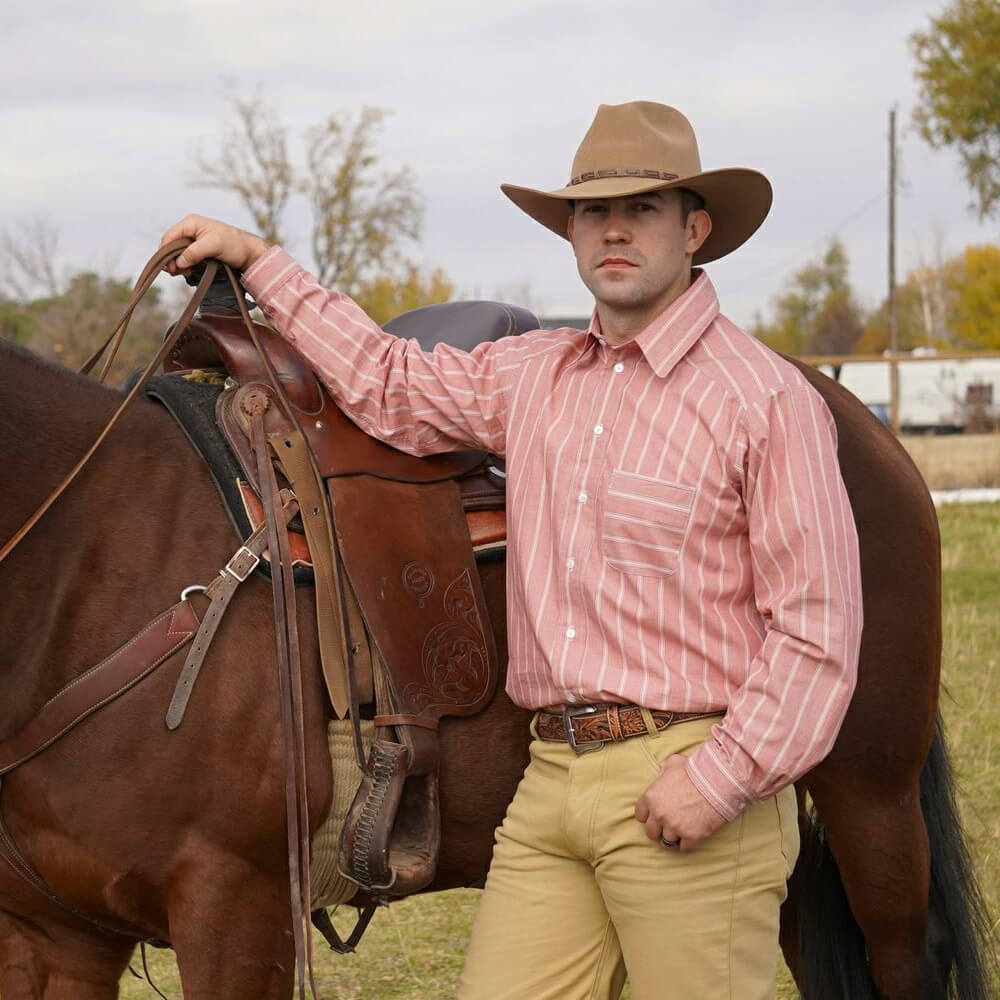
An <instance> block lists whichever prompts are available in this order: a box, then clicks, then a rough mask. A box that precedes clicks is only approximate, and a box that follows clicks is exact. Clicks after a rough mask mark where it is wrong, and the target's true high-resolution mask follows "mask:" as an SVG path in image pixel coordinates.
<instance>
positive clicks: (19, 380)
mask: <svg viewBox="0 0 1000 1000" xmlns="http://www.w3.org/2000/svg"><path fill="white" fill-rule="evenodd" d="M0 386H2V387H3V388H2V399H3V403H2V405H0V468H2V469H3V472H4V490H3V500H2V503H0V543H2V542H5V541H6V540H7V538H8V537H9V536H10V535H11V534H13V532H14V531H15V530H16V529H17V527H18V526H19V525H20V524H21V523H22V522H23V521H24V519H25V518H26V517H27V516H28V515H29V514H30V513H31V511H32V510H33V509H34V508H35V507H36V506H37V505H38V504H39V503H41V501H42V500H43V499H44V498H45V497H46V496H47V495H48V494H49V493H50V492H51V491H52V490H53V489H54V488H55V487H56V485H57V484H58V483H59V482H60V481H61V480H62V478H63V477H64V476H65V475H66V474H67V473H68V472H69V470H70V469H71V468H72V467H73V466H74V465H75V464H76V462H77V460H78V459H79V458H80V457H81V455H82V454H83V453H84V452H85V451H86V449H87V447H88V446H89V445H90V444H91V443H92V442H93V440H94V439H95V438H96V436H97V434H98V433H99V431H100V428H101V427H102V426H103V424H104V423H105V422H106V421H107V420H108V419H109V417H110V415H111V413H113V411H114V408H115V405H116V403H117V402H118V401H119V399H120V397H119V396H118V395H117V394H116V393H114V392H113V391H111V390H109V389H105V388H102V387H101V386H98V385H97V384H96V383H94V382H92V381H91V380H89V379H85V378H82V377H80V376H77V375H73V374H71V373H70V372H68V371H66V370H64V369H61V368H59V367H58V366H56V365H54V364H51V363H49V362H45V361H42V360H41V359H39V358H36V357H35V356H34V355H33V354H31V353H30V352H28V351H26V350H25V349H23V348H19V347H16V346H14V345H11V344H6V343H3V344H0Z"/></svg>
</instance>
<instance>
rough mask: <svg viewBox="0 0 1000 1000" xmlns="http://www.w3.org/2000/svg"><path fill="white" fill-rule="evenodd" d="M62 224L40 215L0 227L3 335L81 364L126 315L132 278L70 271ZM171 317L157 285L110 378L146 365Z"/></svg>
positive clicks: (71, 365)
mask: <svg viewBox="0 0 1000 1000" xmlns="http://www.w3.org/2000/svg"><path fill="white" fill-rule="evenodd" d="M58 243H59V234H58V230H57V228H56V227H55V225H53V224H52V223H51V222H50V221H48V220H46V219H44V218H35V219H30V220H27V221H21V222H15V223H13V224H11V225H10V226H8V227H7V228H5V229H4V230H2V231H0V336H3V337H6V338H7V339H9V340H15V341H17V342H18V343H20V344H24V345H25V346H27V347H30V348H31V349H32V350H33V351H35V352H36V353H38V354H40V355H42V356H43V357H47V358H53V359H55V360H57V361H61V362H63V364H65V365H67V366H68V367H69V368H79V367H80V366H81V365H82V364H83V363H84V362H85V361H86V360H87V358H89V357H90V355H91V354H92V353H93V351H94V349H95V348H96V347H97V345H98V344H100V343H101V342H102V341H103V340H104V338H105V337H107V335H108V334H109V333H110V332H111V331H112V330H113V329H114V327H115V324H116V323H117V322H118V321H119V320H120V319H121V314H122V311H123V310H124V308H125V303H126V302H127V301H128V298H129V295H130V294H131V291H132V282H131V281H128V280H124V279H119V278H111V277H106V276H101V275H99V274H97V273H95V272H93V271H81V272H77V273H75V274H65V273H64V271H63V268H61V267H60V266H59V264H58V260H57V256H56V247H57V246H58ZM170 319H171V317H170V316H168V314H167V312H166V310H165V309H164V307H163V305H162V304H161V302H160V292H159V289H157V288H153V289H151V290H150V292H149V293H148V294H147V295H146V297H145V298H144V299H143V301H142V302H141V303H140V304H139V306H138V307H137V308H136V311H135V312H134V313H133V315H132V322H131V323H130V324H129V330H128V334H127V335H126V339H125V342H124V343H123V344H122V347H121V350H120V351H119V352H118V356H117V358H116V360H115V363H114V365H113V366H112V369H111V372H110V375H109V381H110V382H111V383H112V384H113V383H115V382H120V381H121V380H122V379H123V378H124V377H125V376H126V375H128V374H129V373H130V372H132V371H134V370H135V369H136V368H138V367H139V366H140V365H144V364H146V362H147V361H149V359H150V358H151V357H152V356H153V354H154V353H155V351H156V348H157V347H158V346H159V344H160V342H161V341H162V339H163V334H164V332H165V331H166V329H167V326H168V325H169V323H170Z"/></svg>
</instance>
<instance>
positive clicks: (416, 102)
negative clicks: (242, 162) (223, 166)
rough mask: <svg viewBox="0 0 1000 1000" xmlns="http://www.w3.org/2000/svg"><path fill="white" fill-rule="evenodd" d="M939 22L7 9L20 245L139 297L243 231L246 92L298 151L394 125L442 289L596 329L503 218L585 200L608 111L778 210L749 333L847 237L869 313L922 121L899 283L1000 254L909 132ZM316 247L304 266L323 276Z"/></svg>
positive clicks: (890, 8) (544, 244)
mask: <svg viewBox="0 0 1000 1000" xmlns="http://www.w3.org/2000/svg"><path fill="white" fill-rule="evenodd" d="M942 6H943V3H942V2H941V0H938V2H933V3H928V2H924V0H881V2H877V3H873V2H871V0H840V2H838V3H833V4H830V3H822V4H821V3H811V2H801V0H799V2H784V0H781V2H779V0H758V2H757V3H754V4H748V3H745V2H737V0H703V2H702V3H700V4H684V5H681V4H675V3H670V2H669V0H667V2H664V0H659V2H650V0H633V2H631V3H608V2H601V3H598V2H592V0H530V2H529V0H503V2H502V3H487V4H477V3H474V2H459V0H422V2H420V3H417V2H410V0H405V2H404V0H397V2H386V0H368V2H367V3H358V2H357V0H352V2H351V3H346V2H344V0H332V2H330V0H327V2H319V0H313V2H308V3H307V2H302V0H290V2H289V0H286V2H284V3H282V4H279V3H274V2H271V3H266V4H265V3H260V2H258V0H239V2H234V0H209V2H201V3H195V2H192V0H174V2H171V3H165V2H163V0H156V2H153V0H128V2H124V0H121V2H112V0H91V2H88V3H81V2H79V0H40V2H38V3H34V4H31V3H28V4H13V3H9V2H8V3H3V4H0V136H2V142H3V147H2V149H3V155H2V158H0V225H8V224H11V223H14V222H16V221H17V220H21V219H26V218H30V217H32V216H36V215H39V214H41V215H45V216H47V217H48V218H50V219H51V220H52V221H53V222H55V223H56V224H57V225H58V227H59V232H60V254H61V259H62V261H63V262H64V264H65V265H66V266H67V267H70V266H72V267H82V266H86V265H87V264H88V263H90V264H91V265H98V266H102V265H107V264H109V263H110V264H111V266H113V268H114V269H115V271H116V273H118V274H121V275H123V276H124V275H134V274H135V273H137V272H138V270H139V268H140V267H141V266H142V264H143V263H144V262H145V260H146V259H147V257H148V256H149V255H150V253H151V252H152V250H153V249H154V248H155V245H156V243H157V241H158V238H159V235H160V233H161V232H162V231H163V229H165V228H166V227H167V226H168V225H169V224H171V223H172V222H174V221H176V220H177V219H178V218H179V217H180V216H182V215H183V214H185V213H187V212H189V211H197V212H201V213H204V214H210V215H216V216H219V217H222V218H225V219H227V220H230V221H232V222H234V223H236V224H239V225H248V224H249V219H248V218H247V217H246V215H245V214H244V213H243V211H242V210H241V208H240V206H239V204H238V203H237V201H236V200H235V199H234V198H233V197H231V196H228V195H225V194H222V193H220V192H216V191H211V190H200V189H195V188H192V187H191V186H190V185H189V183H188V179H187V169H188V166H189V163H190V157H191V154H192V151H193V150H194V148H195V147H196V146H197V144H198V143H202V144H204V145H206V147H207V148H210V147H211V143H212V141H213V137H214V136H217V135H218V133H219V131H220V126H221V123H222V122H223V121H224V119H225V115H226V91H225V86H226V84H227V83H228V84H230V85H232V86H234V87H236V88H237V89H238V90H239V91H240V92H241V93H244V94H249V93H251V92H252V91H253V89H254V88H255V87H257V86H260V87H261V88H262V90H263V93H264V94H265V96H266V97H267V98H268V99H269V100H270V101H271V102H272V103H273V105H274V106H275V107H276V108H277V109H278V110H279V112H280V113H281V115H282V116H283V118H284V119H285V121H286V122H287V123H288V125H289V126H290V128H291V130H292V133H293V137H296V138H297V136H298V134H299V133H300V132H301V131H302V130H303V129H305V128H306V127H307V126H308V125H309V124H311V123H314V122H316V121H318V120H320V119H322V118H323V117H324V116H325V115H326V114H328V113H329V112H331V111H333V110H335V109H357V108H359V107H360V106H361V105H362V104H372V105H376V106H379V107H383V108H387V109H390V110H391V111H392V112H393V114H392V117H391V118H390V119H389V121H388V123H387V125H386V128H385V130H384V133H383V138H382V143H381V152H382V155H383V158H384V160H385V162H386V164H387V165H390V166H396V165H401V164H408V165H409V166H410V167H411V168H412V169H413V170H414V172H415V174H416V178H417V181H418V184H419V188H420V190H421V192H422V194H423V195H424V197H425V199H426V222H425V231H424V236H423V239H422V241H421V243H420V245H419V246H418V247H416V248H415V249H414V256H415V258H416V259H417V260H418V261H419V262H420V263H421V264H424V265H428V266H440V267H443V268H444V270H445V271H446V272H447V274H448V275H449V277H450V278H451V279H452V280H453V281H454V282H455V283H456V285H457V286H458V288H459V291H460V293H461V294H462V295H463V296H465V297H471V296H474V295H478V296H485V297H492V296H494V295H496V294H497V293H498V292H501V293H502V292H506V293H507V294H508V295H516V294H517V290H518V289H521V288H525V287H528V288H530V295H531V299H532V301H533V304H534V305H535V306H536V307H539V308H540V309H541V310H542V311H548V312H550V313H551V312H562V313H565V311H567V310H570V311H573V312H576V313H584V312H587V311H589V308H590V300H589V298H588V295H587V292H586V289H584V287H583V286H582V284H581V283H580V281H579V278H578V277H577V275H576V271H575V268H574V265H573V261H572V257H571V254H570V250H569V247H568V245H567V244H565V243H564V242H563V241H561V240H559V239H558V238H557V237H555V236H553V235H552V234H551V233H549V232H548V230H546V229H543V228H542V227H541V226H539V225H538V224H537V223H534V222H533V221H531V220H530V219H529V218H528V217H527V216H525V215H522V214H521V213H520V212H519V211H518V210H517V209H516V208H515V207H514V206H513V205H512V204H511V203H510V202H508V201H507V199H506V198H505V197H504V196H503V195H502V194H501V193H500V191H499V188H498V185H499V184H500V183H501V182H504V181H509V182H512V183H517V184H525V185H528V186H532V187H540V188H546V189H549V188H555V187H560V186H562V185H563V184H564V183H565V182H566V181H567V180H568V175H569V166H570V163H571V161H572V158H573V154H574V151H575V149H576V147H577V145H578V144H579V141H580V139H581V138H582V136H583V134H584V132H585V131H586V129H587V127H588V126H589V124H590V121H591V119H592V118H593V115H594V111H595V110H596V107H597V105H598V104H599V103H619V102H622V101H627V100H633V99H640V98H641V99H647V100H657V101H662V102H664V103H667V104H672V105H674V106H675V107H677V108H679V109H680V110H682V111H683V112H684V113H685V114H686V115H687V116H688V117H689V118H690V119H691V121H692V123H693V124H694V127H695V131H696V132H697V134H698V139H699V144H700V147H701V158H702V164H703V166H704V167H705V168H706V169H712V168H718V167H730V166H749V167H754V168H757V169H759V170H761V171H763V172H764V173H765V174H767V175H768V177H769V178H770V179H771V181H772V184H773V185H774V189H775V202H774V207H773V209H772V211H771V215H770V217H769V218H768V220H767V221H766V222H765V223H764V226H763V228H762V229H761V231H760V232H759V233H758V234H757V235H756V236H755V237H754V238H753V239H752V240H751V241H750V242H749V243H747V244H746V245H745V246H744V247H743V248H741V249H740V250H739V251H737V252H736V253H735V254H733V255H732V256H731V257H729V258H727V259H725V260H724V261H720V262H718V263H716V264H713V265H710V267H709V273H710V274H711V276H712V278H713V280H714V281H715V282H716V284H717V286H718V288H719V291H720V295H721V297H722V302H723V309H724V310H725V311H726V312H727V313H728V314H729V315H730V316H732V318H733V319H735V320H736V321H738V322H741V323H744V324H748V323H749V322H751V320H752V319H753V316H754V313H755V312H756V311H758V310H760V311H763V312H765V313H766V312H767V310H768V308H769V303H770V300H771V298H772V297H773V295H774V294H775V293H776V291H778V290H779V289H780V288H781V286H782V285H783V283H784V282H786V281H787V279H788V277H789V275H790V274H791V273H792V272H794V270H795V269H796V268H797V267H799V266H801V265H802V264H803V263H805V262H807V261H808V260H809V259H810V258H814V257H816V256H817V255H818V253H819V252H820V250H821V249H822V247H823V246H824V245H825V243H826V241H827V240H828V238H829V237H830V236H831V235H833V234H835V233H838V234H839V235H840V236H841V238H842V239H843V241H844V243H845V244H846V246H847V249H848V254H849V258H850V261H851V274H852V280H853V282H854V284H855V287H856V288H857V289H858V291H859V293H860V295H861V298H862V301H863V302H864V304H865V305H867V306H874V305H876V304H877V302H878V301H879V300H880V299H881V298H882V297H883V296H884V294H885V287H886V280H887V279H886V228H887V223H886V214H887V188H888V185H887V128H888V112H889V108H890V107H891V106H892V105H893V104H896V105H897V106H898V108H899V124H900V126H901V131H902V136H901V140H900V148H901V153H902V171H903V177H904V187H903V189H902V191H901V197H900V201H899V207H898V215H899V271H900V278H901V279H902V277H903V275H904V274H905V272H906V270H907V269H908V268H910V267H912V266H915V265H916V264H917V263H918V262H919V260H920V258H921V255H923V257H924V258H927V259H929V258H931V257H932V256H933V252H934V245H935V239H936V237H935V233H936V231H940V232H941V233H943V238H944V243H945V247H946V249H947V250H948V251H949V252H952V253H954V252H958V251H959V250H961V249H962V248H963V247H964V246H966V245H967V244H969V243H977V242H978V243H982V242H986V241H996V240H997V239H998V238H1000V234H998V232H997V230H998V228H1000V227H998V225H997V224H996V223H992V224H987V225H981V224H978V223H977V222H976V220H975V217H974V216H973V214H972V213H970V212H969V211H968V208H967V206H968V203H969V200H970V198H969V194H968V190H967V188H966V186H965V184H964V182H963V180H962V177H961V174H960V171H959V168H958V163H957V158H956V156H955V155H954V154H953V153H951V152H947V151H943V152H935V151H933V150H931V149H930V148H929V147H928V146H927V145H926V144H925V143H924V142H923V141H922V140H921V139H919V137H918V136H917V135H916V134H915V133H913V131H912V129H911V128H910V127H909V120H910V115H911V112H912V109H913V105H914V103H915V99H916V90H915V86H914V83H913V60H912V57H911V54H910V48H909V45H908V41H907V39H908V36H909V35H910V33H911V32H912V31H914V30H915V29H917V28H923V27H925V26H926V24H927V23H928V19H929V17H930V16H931V15H932V14H934V13H937V12H938V11H939V10H940V9H941V7H942ZM306 247H307V244H306V241H305V239H304V230H303V231H302V232H301V234H300V235H299V238H298V242H295V241H293V242H292V244H291V245H290V249H291V250H292V251H293V252H297V253H299V254H301V255H302V257H303V261H304V263H308V257H307V254H306Z"/></svg>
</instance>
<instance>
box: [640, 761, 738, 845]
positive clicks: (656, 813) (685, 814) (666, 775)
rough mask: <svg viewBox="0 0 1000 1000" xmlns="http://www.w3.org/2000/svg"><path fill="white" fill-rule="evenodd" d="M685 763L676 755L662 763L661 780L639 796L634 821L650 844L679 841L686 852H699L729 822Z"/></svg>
mask: <svg viewBox="0 0 1000 1000" xmlns="http://www.w3.org/2000/svg"><path fill="white" fill-rule="evenodd" d="M684 761H685V758H684V757H682V756H680V755H679V754H675V755H674V756H673V757H668V758H667V759H666V760H665V761H664V762H663V764H662V765H661V767H660V776H659V777H658V778H657V779H656V780H655V781H654V782H653V783H652V784H651V785H650V786H649V788H647V789H646V791H645V792H643V793H642V795H640V796H639V801H638V802H637V803H636V804H635V818H636V819H637V820H638V821H639V822H640V823H642V824H643V825H644V826H645V827H646V836H647V837H649V839H650V840H661V839H662V840H678V841H680V843H679V845H678V849H679V850H681V851H685V852H686V851H694V850H697V848H699V847H700V846H701V844H702V842H703V841H704V840H705V839H706V838H707V837H709V836H711V835H712V834H713V833H715V831H716V830H718V829H719V827H721V826H724V825H725V823H726V820H725V817H723V816H722V815H720V814H719V813H717V812H716V811H715V809H713V808H712V806H711V805H709V803H708V801H707V800H706V799H705V796H704V795H702V794H701V792H699V791H698V789H697V788H696V787H695V785H694V782H692V781H691V779H690V778H689V777H688V774H687V770H686V769H685V767H684Z"/></svg>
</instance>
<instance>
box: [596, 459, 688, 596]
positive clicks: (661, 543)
mask: <svg viewBox="0 0 1000 1000" xmlns="http://www.w3.org/2000/svg"><path fill="white" fill-rule="evenodd" d="M694 497H695V491H694V490H693V489H692V488H691V487H689V486H679V485H677V484H676V483H668V482H665V481H663V480H662V479H652V478H651V477H649V476H640V475H638V474H637V473H634V472H625V471H624V470H622V469H615V470H614V471H613V472H612V473H611V479H610V481H609V483H608V489H607V492H606V493H605V496H604V516H603V518H602V526H601V530H602V542H603V545H604V558H605V560H606V561H607V564H608V565H609V566H611V567H612V568H613V569H616V570H618V571H619V572H622V573H628V574H629V575H630V576H670V575H671V574H672V573H676V572H677V565H678V562H679V559H680V552H681V547H682V545H683V542H684V535H685V533H686V532H687V527H688V522H689V521H690V520H691V510H692V508H693V507H694Z"/></svg>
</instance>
